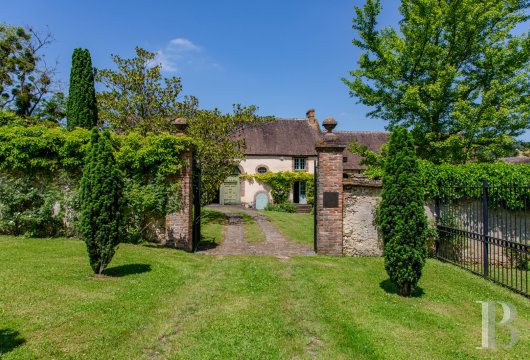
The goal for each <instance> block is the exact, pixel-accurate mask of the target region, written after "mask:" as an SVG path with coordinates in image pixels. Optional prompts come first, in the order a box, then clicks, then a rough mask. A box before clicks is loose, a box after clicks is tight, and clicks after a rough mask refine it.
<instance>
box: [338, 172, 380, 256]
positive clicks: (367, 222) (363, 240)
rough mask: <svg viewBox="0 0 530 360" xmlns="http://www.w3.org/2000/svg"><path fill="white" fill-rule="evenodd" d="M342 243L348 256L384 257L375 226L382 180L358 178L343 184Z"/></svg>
mask: <svg viewBox="0 0 530 360" xmlns="http://www.w3.org/2000/svg"><path fill="white" fill-rule="evenodd" d="M343 187H344V192H343V199H344V200H343V209H342V210H343V218H344V220H343V243H344V250H343V252H344V254H345V255H349V256H381V255H383V244H382V242H381V239H380V236H379V234H378V231H377V228H376V225H375V216H376V209H377V205H378V204H379V202H380V201H381V181H375V180H369V179H367V178H362V177H355V178H353V179H350V180H349V181H347V182H344V183H343Z"/></svg>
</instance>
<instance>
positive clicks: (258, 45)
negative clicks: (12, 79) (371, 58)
mask: <svg viewBox="0 0 530 360" xmlns="http://www.w3.org/2000/svg"><path fill="white" fill-rule="evenodd" d="M363 3H364V1H363V0H333V1H330V0H327V1H326V0H283V1H280V0H268V1H264V0H261V1H250V0H224V1H219V0H217V1H214V0H195V1H193V0H191V1H190V0H187V1H180V0H178V1H159V0H151V1H139V0H128V1H116V0H106V1H101V0H92V1H73V0H69V1H64V0H48V1H42V0H24V1H13V0H0V9H1V10H0V21H2V22H6V23H8V24H12V25H20V26H31V27H33V28H34V29H36V30H42V31H46V30H49V31H50V32H51V33H52V34H53V37H54V42H53V43H52V45H51V46H50V47H49V48H48V49H47V50H46V60H47V62H48V63H53V62H55V61H57V62H58V67H57V78H58V79H60V80H61V81H62V83H63V87H64V91H66V90H67V84H68V77H69V73H70V66H71V56H72V51H73V49H74V48H77V47H81V48H87V49H89V50H90V53H91V55H92V62H93V65H94V66H95V67H97V68H113V65H114V64H113V62H112V60H111V54H117V55H120V57H125V58H129V57H133V56H134V48H135V46H140V47H143V48H145V49H147V50H150V51H153V52H157V53H158V60H159V61H160V62H161V63H162V65H163V70H164V75H165V76H167V77H169V76H179V77H181V79H182V84H183V94H184V95H194V96H196V97H197V98H198V99H199V104H200V107H201V108H206V109H212V108H219V109H220V110H222V111H224V112H229V111H231V109H232V104H242V105H256V106H258V107H259V109H260V110H259V114H260V115H273V116H277V117H281V118H304V117H305V113H306V111H307V110H308V109H310V108H314V109H315V110H316V117H317V118H318V119H319V120H320V121H322V120H324V119H325V118H327V117H330V116H332V117H334V118H335V119H336V120H337V122H338V129H339V130H384V126H385V122H384V121H382V120H377V119H368V118H367V117H366V113H367V112H368V111H369V110H370V109H369V108H367V107H365V106H363V105H361V104H357V101H356V99H354V98H351V97H350V96H349V92H348V88H347V86H346V85H345V84H344V83H343V82H342V81H341V78H342V77H347V76H348V72H349V71H350V70H353V69H354V68H355V67H356V62H357V59H358V57H359V55H360V51H359V49H356V48H355V47H354V46H353V45H352V43H351V41H352V39H353V37H354V36H355V33H354V31H353V30H352V28H351V25H352V17H353V15H354V6H355V5H358V6H362V4H363ZM382 4H383V12H382V14H381V18H380V24H381V25H383V26H387V25H396V24H397V21H398V20H399V13H398V11H397V9H398V6H399V2H398V1H395V0H382ZM525 138H526V139H527V140H530V133H527V135H526V136H525Z"/></svg>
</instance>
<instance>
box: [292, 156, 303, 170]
mask: <svg viewBox="0 0 530 360" xmlns="http://www.w3.org/2000/svg"><path fill="white" fill-rule="evenodd" d="M305 160H306V159H305V158H294V170H295V171H300V170H305Z"/></svg>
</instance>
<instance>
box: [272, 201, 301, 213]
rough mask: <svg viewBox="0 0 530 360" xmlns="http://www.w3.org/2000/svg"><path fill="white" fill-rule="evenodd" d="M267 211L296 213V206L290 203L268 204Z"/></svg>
mask: <svg viewBox="0 0 530 360" xmlns="http://www.w3.org/2000/svg"><path fill="white" fill-rule="evenodd" d="M265 210H266V211H278V212H287V213H295V212H296V205H295V204H293V203H289V202H283V203H280V204H267V206H265Z"/></svg>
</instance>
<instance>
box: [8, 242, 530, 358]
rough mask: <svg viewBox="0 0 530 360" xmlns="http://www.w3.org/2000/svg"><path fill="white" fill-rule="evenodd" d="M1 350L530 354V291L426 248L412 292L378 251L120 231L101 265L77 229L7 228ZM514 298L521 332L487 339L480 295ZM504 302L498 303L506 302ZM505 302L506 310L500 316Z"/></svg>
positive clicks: (25, 354) (23, 354) (112, 354)
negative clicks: (214, 252) (261, 248)
mask: <svg viewBox="0 0 530 360" xmlns="http://www.w3.org/2000/svg"><path fill="white" fill-rule="evenodd" d="M0 249H1V251H0V264H2V266H0V336H1V338H0V357H1V358H2V359H39V358H45V359H51V358H54V359H102V358H105V359H138V358H139V359H142V358H147V359H165V358H174V359H219V358H239V359H263V358H270V359H277V358H283V359H291V358H297V359H305V358H320V359H415V358H421V359H454V358H456V359H480V358H490V359H515V358H520V359H524V358H527V356H528V349H529V346H528V345H529V343H530V300H528V299H526V298H524V297H522V296H520V295H517V294H514V293H513V292H511V291H509V290H507V289H504V288H502V287H500V286H498V285H495V284H493V283H491V282H487V281H484V280H483V279H481V278H480V277H478V276H475V275H473V274H471V273H469V272H466V271H464V270H461V269H459V268H457V267H455V266H453V265H450V264H446V263H441V262H438V261H436V260H428V261H427V265H426V267H425V271H424V276H423V278H422V279H421V281H420V287H421V289H422V290H421V291H420V292H419V293H417V295H420V294H421V296H417V297H412V298H401V297H399V296H398V295H396V294H395V293H394V292H393V289H392V287H391V286H390V285H389V284H388V282H387V281H386V280H387V276H386V274H385V271H384V269H383V259H381V258H346V257H340V258H330V257H299V258H291V259H277V258H273V257H255V256H254V257H243V256H220V257H215V256H209V255H201V254H188V253H185V252H182V251H177V250H172V249H165V248H157V247H154V246H153V247H148V246H140V245H131V244H122V245H120V247H119V249H118V251H117V253H116V256H115V258H114V259H113V261H112V262H111V264H110V266H109V269H108V272H107V275H108V276H102V277H99V276H94V275H93V274H92V273H91V270H90V267H89V265H88V261H87V256H86V250H85V246H84V244H83V243H82V242H81V241H78V240H74V239H53V240H50V239H25V238H13V237H0ZM481 300H482V301H483V300H496V301H506V302H510V303H512V304H513V305H514V306H515V308H516V309H517V312H518V314H517V317H516V319H515V320H514V322H513V323H512V325H513V326H514V327H515V328H516V329H517V330H518V333H519V341H518V343H517V344H516V345H515V346H514V347H513V348H512V349H504V348H503V347H502V344H506V342H507V340H508V332H507V331H505V330H502V328H501V327H497V335H498V338H497V341H498V345H499V348H498V349H497V350H495V351H491V350H481V349H477V347H478V346H480V343H481V308H480V304H477V303H476V301H481ZM498 308H499V309H500V306H499V307H498ZM501 315H502V314H501V312H500V310H499V314H498V319H497V320H500V317H501Z"/></svg>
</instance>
